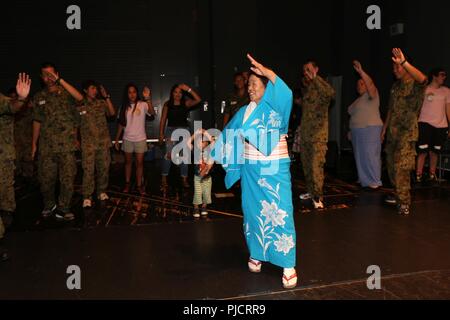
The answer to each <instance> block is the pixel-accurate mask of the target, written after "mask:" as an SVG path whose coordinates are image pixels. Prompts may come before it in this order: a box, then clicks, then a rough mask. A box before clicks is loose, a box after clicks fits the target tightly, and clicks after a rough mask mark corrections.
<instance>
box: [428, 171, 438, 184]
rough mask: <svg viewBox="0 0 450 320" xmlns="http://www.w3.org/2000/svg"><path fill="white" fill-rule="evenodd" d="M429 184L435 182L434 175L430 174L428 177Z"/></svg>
mask: <svg viewBox="0 0 450 320" xmlns="http://www.w3.org/2000/svg"><path fill="white" fill-rule="evenodd" d="M428 181H429V182H437V177H436V175H435V174H432V173H430V176H429V177H428Z"/></svg>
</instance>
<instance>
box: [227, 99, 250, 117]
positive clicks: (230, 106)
mask: <svg viewBox="0 0 450 320" xmlns="http://www.w3.org/2000/svg"><path fill="white" fill-rule="evenodd" d="M249 103H250V98H249V97H248V95H247V94H245V95H244V96H243V97H240V96H239V95H237V94H236V93H232V94H230V95H229V96H228V98H227V100H226V106H225V114H229V115H230V120H231V119H233V117H234V115H235V114H236V113H237V112H238V111H239V109H241V108H242V107H243V106H246V105H248V104H249Z"/></svg>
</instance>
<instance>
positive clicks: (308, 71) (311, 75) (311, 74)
mask: <svg viewBox="0 0 450 320" xmlns="http://www.w3.org/2000/svg"><path fill="white" fill-rule="evenodd" d="M305 75H306V78H307V79H308V80H314V79H315V78H316V77H317V70H316V69H315V68H314V66H313V65H312V63H308V64H307V65H306V66H305Z"/></svg>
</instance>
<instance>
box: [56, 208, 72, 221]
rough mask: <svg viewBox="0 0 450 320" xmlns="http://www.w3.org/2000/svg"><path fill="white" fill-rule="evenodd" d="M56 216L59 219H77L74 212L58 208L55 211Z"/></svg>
mask: <svg viewBox="0 0 450 320" xmlns="http://www.w3.org/2000/svg"><path fill="white" fill-rule="evenodd" d="M55 218H56V219H58V220H64V221H72V220H74V219H75V215H74V214H73V213H72V212H63V211H60V210H57V211H56V213H55Z"/></svg>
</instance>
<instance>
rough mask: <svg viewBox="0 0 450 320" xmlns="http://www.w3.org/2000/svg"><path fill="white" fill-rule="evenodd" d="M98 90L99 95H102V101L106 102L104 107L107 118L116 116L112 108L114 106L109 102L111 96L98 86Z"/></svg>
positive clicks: (114, 109)
mask: <svg viewBox="0 0 450 320" xmlns="http://www.w3.org/2000/svg"><path fill="white" fill-rule="evenodd" d="M99 89H100V94H101V95H102V97H103V99H105V101H106V105H107V110H106V112H107V113H108V116H109V117H114V116H115V115H116V108H114V105H113V103H112V101H111V96H110V95H109V94H108V92H107V91H106V89H105V87H103V86H100V87H99Z"/></svg>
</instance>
